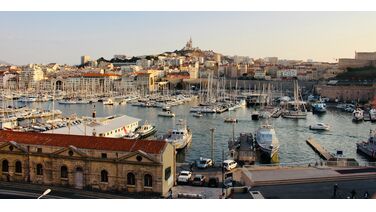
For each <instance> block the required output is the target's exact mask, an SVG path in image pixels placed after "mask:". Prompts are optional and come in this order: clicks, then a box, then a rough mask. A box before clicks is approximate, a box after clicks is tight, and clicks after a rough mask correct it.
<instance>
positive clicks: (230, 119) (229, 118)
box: [225, 117, 238, 123]
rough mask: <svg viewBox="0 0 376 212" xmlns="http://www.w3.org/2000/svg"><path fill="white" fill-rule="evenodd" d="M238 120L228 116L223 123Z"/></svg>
mask: <svg viewBox="0 0 376 212" xmlns="http://www.w3.org/2000/svg"><path fill="white" fill-rule="evenodd" d="M237 122H238V120H237V119H236V118H231V117H228V118H225V123H237Z"/></svg>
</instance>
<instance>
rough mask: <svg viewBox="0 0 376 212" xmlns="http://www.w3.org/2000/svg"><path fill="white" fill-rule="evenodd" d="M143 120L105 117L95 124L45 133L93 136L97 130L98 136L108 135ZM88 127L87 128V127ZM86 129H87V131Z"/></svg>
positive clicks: (90, 122) (96, 120)
mask: <svg viewBox="0 0 376 212" xmlns="http://www.w3.org/2000/svg"><path fill="white" fill-rule="evenodd" d="M139 121H141V119H138V118H134V117H131V116H127V115H122V116H115V117H105V118H96V119H95V122H92V121H89V122H87V123H86V124H85V123H81V124H78V125H73V126H71V127H70V129H69V127H62V128H59V129H54V130H53V131H52V130H49V131H46V132H45V133H52V132H53V133H56V134H71V135H85V132H86V135H92V134H93V130H94V128H95V132H96V134H97V135H99V134H100V133H106V132H109V131H111V130H115V129H119V128H122V127H124V126H126V125H129V124H132V123H135V122H139ZM85 125H86V126H85ZM85 128H86V129H85Z"/></svg>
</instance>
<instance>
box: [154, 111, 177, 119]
mask: <svg viewBox="0 0 376 212" xmlns="http://www.w3.org/2000/svg"><path fill="white" fill-rule="evenodd" d="M158 116H162V117H169V118H172V117H175V114H174V113H173V112H171V111H170V110H164V111H161V112H159V113H158Z"/></svg>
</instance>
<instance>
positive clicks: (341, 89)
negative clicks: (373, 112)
mask: <svg viewBox="0 0 376 212" xmlns="http://www.w3.org/2000/svg"><path fill="white" fill-rule="evenodd" d="M315 90H316V92H317V94H319V95H321V96H323V97H327V98H329V99H330V101H335V100H336V99H337V100H338V101H361V102H368V101H370V100H372V99H373V98H374V97H375V96H376V85H375V84H374V85H372V84H371V85H351V84H350V85H345V84H333V85H329V84H328V85H317V86H315Z"/></svg>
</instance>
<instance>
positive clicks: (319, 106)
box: [312, 102, 326, 113]
mask: <svg viewBox="0 0 376 212" xmlns="http://www.w3.org/2000/svg"><path fill="white" fill-rule="evenodd" d="M312 111H313V112H314V113H325V112H326V104H325V103H324V102H317V103H314V104H312Z"/></svg>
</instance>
